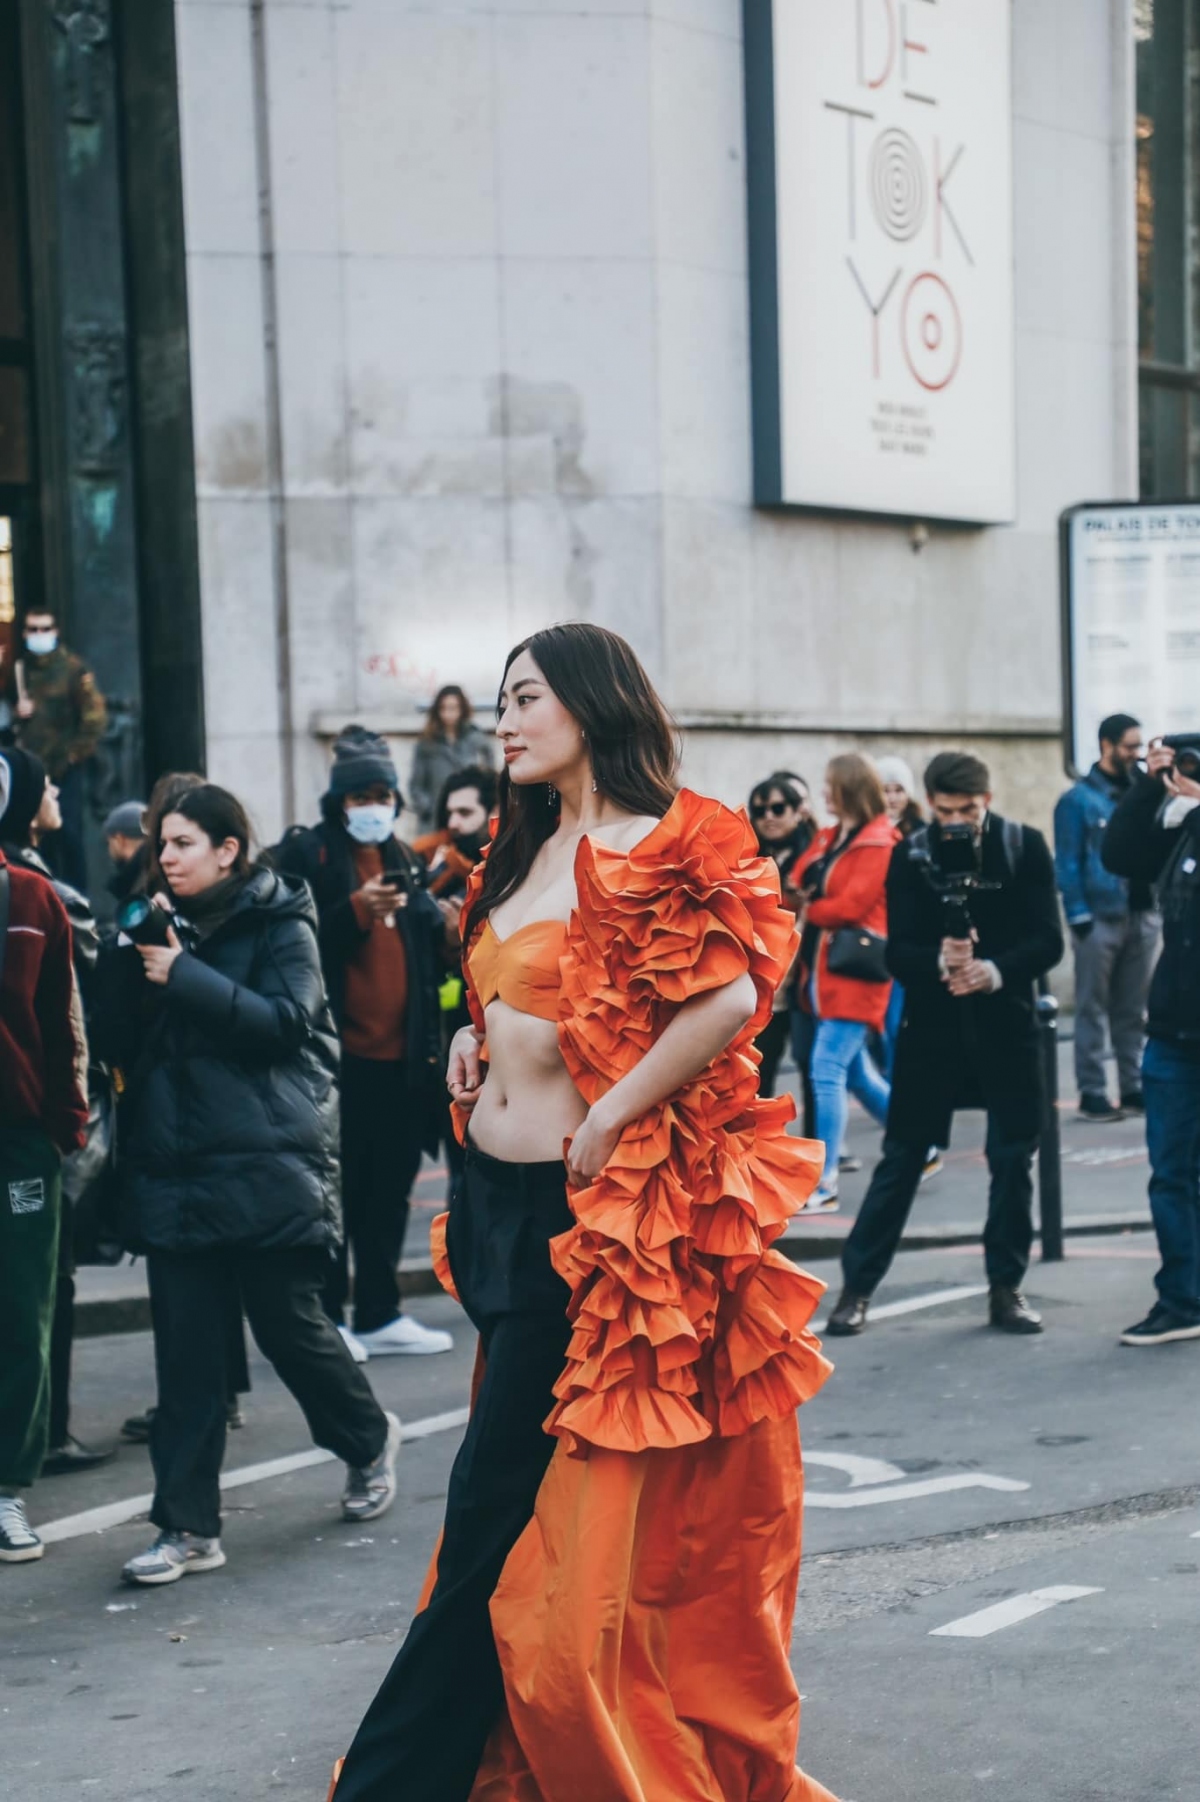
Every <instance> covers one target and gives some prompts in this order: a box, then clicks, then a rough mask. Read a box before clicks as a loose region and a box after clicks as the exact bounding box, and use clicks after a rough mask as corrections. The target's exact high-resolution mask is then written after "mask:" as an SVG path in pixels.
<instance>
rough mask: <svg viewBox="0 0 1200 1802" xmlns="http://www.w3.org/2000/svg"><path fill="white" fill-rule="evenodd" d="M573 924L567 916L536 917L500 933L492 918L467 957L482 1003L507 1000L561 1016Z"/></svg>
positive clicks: (544, 1015) (526, 1010)
mask: <svg viewBox="0 0 1200 1802" xmlns="http://www.w3.org/2000/svg"><path fill="white" fill-rule="evenodd" d="M568 930H569V928H568V926H567V924H566V922H565V921H564V920H530V921H529V924H528V925H527V926H519V927H518V928H517V930H516V931H515V932H510V933H509V935H508V937H507V938H506V939H498V938H497V937H496V934H495V933H494V932H493V930H492V922H491V921H490V920H488V921H487V922H486V923H485V925H484V928H483V931H482V932H481V933H480V934H479V937H478V938H477V939H476V940H475V943H474V945H473V946H472V947H471V951H470V955H469V957H468V959H467V962H468V965H469V966H470V971H471V981H472V982H473V983H474V985H475V993H476V995H477V996H478V997H479V1005H480V1007H483V1008H486V1007H487V1005H488V1003H489V1002H492V1001H505V1002H507V1003H508V1005H509V1007H512V1008H515V1009H516V1010H517V1012H518V1013H519V1014H534V1015H536V1016H537V1018H538V1019H539V1020H551V1021H557V1019H558V997H559V991H560V990H561V988H562V977H561V975H560V973H559V963H560V962H561V960H562V957H563V954H564V952H565V951H566V949H567V933H568Z"/></svg>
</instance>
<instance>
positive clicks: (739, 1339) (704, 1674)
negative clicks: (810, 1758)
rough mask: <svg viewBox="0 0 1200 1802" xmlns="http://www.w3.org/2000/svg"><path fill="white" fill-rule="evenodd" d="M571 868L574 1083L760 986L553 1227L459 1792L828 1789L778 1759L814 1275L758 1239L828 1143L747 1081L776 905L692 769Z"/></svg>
mask: <svg viewBox="0 0 1200 1802" xmlns="http://www.w3.org/2000/svg"><path fill="white" fill-rule="evenodd" d="M576 875H577V879H578V891H579V905H578V910H577V912H576V913H575V915H574V916H573V918H572V920H571V924H570V928H569V932H568V936H567V940H566V947H565V954H564V956H563V958H562V964H561V982H562V987H561V993H560V997H559V1004H558V1014H557V1017H558V1030H559V1044H560V1048H561V1051H562V1055H563V1058H564V1060H565V1062H566V1064H567V1068H568V1069H569V1071H570V1073H571V1076H572V1078H573V1080H574V1082H575V1083H576V1085H577V1086H578V1088H579V1090H580V1092H581V1094H582V1095H583V1096H584V1098H585V1100H586V1101H588V1102H589V1103H591V1102H593V1101H595V1100H596V1099H597V1098H598V1097H599V1096H600V1095H602V1094H604V1093H605V1092H606V1091H607V1090H608V1089H609V1088H610V1087H611V1086H612V1084H613V1083H614V1082H616V1081H617V1080H618V1078H619V1077H621V1076H622V1075H623V1074H624V1073H625V1071H626V1070H628V1069H629V1068H630V1067H631V1065H632V1064H634V1063H635V1062H636V1061H637V1060H638V1059H640V1058H641V1057H642V1056H643V1055H644V1053H645V1052H646V1050H647V1049H648V1048H649V1047H650V1046H651V1045H652V1044H653V1043H654V1041H655V1040H656V1039H657V1037H658V1036H659V1034H660V1033H661V1032H662V1031H663V1030H664V1028H665V1027H666V1026H667V1025H668V1024H669V1022H670V1020H671V1019H672V1017H673V1016H674V1014H675V1013H676V1011H677V1010H678V1009H679V1007H680V1006H682V1005H683V1004H684V1003H685V1002H687V1001H688V1000H690V999H691V998H692V997H694V996H698V995H703V994H705V993H707V992H709V991H711V990H713V989H716V988H719V987H721V986H723V985H725V984H727V983H729V982H731V981H733V980H734V979H736V978H737V977H739V976H740V975H742V974H743V973H744V972H746V971H748V972H749V973H750V975H751V977H752V978H753V980H754V985H755V989H756V991H757V995H758V1007H757V1009H756V1012H755V1016H754V1018H753V1019H752V1020H750V1021H749V1022H747V1024H746V1026H745V1028H744V1029H743V1031H742V1032H741V1033H739V1034H738V1036H737V1038H736V1040H735V1041H734V1043H733V1044H732V1045H730V1046H729V1047H728V1048H727V1050H726V1051H725V1052H724V1053H723V1054H722V1055H721V1056H720V1057H719V1058H718V1059H716V1060H715V1061H714V1063H713V1064H711V1065H710V1066H709V1068H708V1069H706V1070H704V1071H703V1072H702V1073H701V1074H700V1075H699V1076H698V1077H696V1078H695V1079H694V1081H692V1082H691V1083H689V1084H688V1085H687V1086H686V1087H685V1088H684V1089H683V1090H681V1091H680V1092H679V1093H678V1094H676V1095H674V1096H672V1097H671V1099H670V1100H669V1101H667V1102H665V1103H663V1104H662V1105H660V1106H658V1107H655V1108H653V1109H652V1110H651V1111H650V1112H649V1113H648V1114H646V1115H645V1116H644V1117H643V1118H642V1119H640V1120H639V1121H637V1122H636V1123H635V1124H634V1125H633V1126H631V1127H630V1128H629V1129H628V1130H627V1131H626V1132H625V1133H624V1134H623V1135H622V1138H621V1141H620V1144H619V1145H618V1147H617V1150H616V1153H615V1155H614V1157H613V1159H612V1161H611V1163H610V1164H609V1165H608V1166H607V1167H606V1169H605V1170H604V1171H603V1172H602V1174H601V1175H600V1176H599V1177H598V1178H597V1180H596V1181H595V1182H594V1183H592V1184H591V1185H590V1186H589V1187H588V1188H587V1189H584V1190H575V1191H572V1193H571V1195H570V1202H571V1207H572V1211H573V1213H574V1215H575V1219H576V1224H575V1225H574V1226H573V1227H572V1228H571V1230H570V1231H569V1232H567V1233H564V1234H562V1235H561V1236H560V1237H559V1238H557V1239H555V1240H554V1241H552V1245H551V1254H552V1257H553V1261H554V1264H555V1267H556V1268H557V1269H558V1271H559V1272H560V1273H561V1275H562V1276H563V1277H564V1278H565V1280H566V1282H567V1283H568V1284H569V1286H570V1289H571V1292H572V1295H571V1302H570V1306H569V1310H568V1313H569V1318H570V1321H571V1323H572V1337H571V1341H570V1346H569V1350H568V1356H567V1364H566V1368H565V1369H564V1371H563V1374H562V1377H561V1378H560V1380H559V1382H558V1384H557V1385H556V1388H555V1395H556V1401H555V1405H554V1408H553V1411H552V1412H551V1414H550V1416H549V1419H548V1420H547V1422H546V1426H547V1431H549V1432H550V1433H552V1434H554V1435H556V1436H557V1438H558V1440H559V1444H558V1446H557V1448H556V1451H555V1455H554V1458H553V1460H552V1462H551V1465H550V1468H549V1471H548V1473H547V1475H546V1477H545V1479H544V1481H543V1483H542V1486H541V1490H540V1492H539V1496H538V1502H537V1509H536V1513H535V1516H534V1519H533V1520H532V1521H531V1522H530V1523H529V1526H528V1527H527V1528H526V1530H525V1532H524V1533H523V1534H522V1536H521V1538H520V1540H519V1541H518V1542H517V1545H516V1547H515V1549H514V1550H513V1552H512V1554H511V1555H510V1557H509V1559H508V1561H507V1563H506V1565H505V1569H504V1573H503V1576H502V1577H501V1580H500V1584H499V1586H498V1588H497V1590H496V1592H495V1594H494V1596H493V1598H492V1604H491V1614H492V1622H493V1626H494V1629H495V1634H496V1641H497V1645H498V1647H499V1651H500V1657H501V1662H502V1665H503V1670H504V1680H505V1691H506V1697H507V1704H508V1711H507V1716H506V1718H505V1719H504V1720H503V1721H502V1722H501V1724H500V1725H499V1726H498V1727H497V1729H496V1731H495V1733H494V1734H493V1736H492V1738H491V1741H490V1742H489V1746H488V1750H487V1753H486V1755H485V1758H484V1761H483V1764H482V1766H481V1768H480V1771H479V1775H478V1778H477V1780H476V1784H475V1787H474V1790H473V1791H472V1802H562V1799H563V1798H564V1797H570V1798H571V1802H833V1799H832V1798H831V1796H830V1794H829V1792H828V1791H827V1790H825V1789H823V1788H822V1787H821V1785H820V1784H818V1783H815V1782H813V1781H812V1780H811V1779H809V1778H807V1777H805V1776H804V1775H803V1773H802V1772H800V1771H798V1770H797V1769H796V1768H795V1765H794V1758H795V1751H796V1737H797V1730H798V1724H799V1697H798V1694H797V1691H796V1686H795V1682H794V1679H793V1677H792V1673H791V1670H790V1667H789V1663H788V1647H789V1641H790V1636H791V1623H792V1613H793V1607H794V1602H795V1595H796V1584H797V1579H798V1573H799V1559H800V1522H801V1501H802V1488H803V1478H802V1470H801V1462H800V1443H799V1434H798V1431H797V1425H796V1417H795V1410H796V1408H797V1406H798V1404H800V1403H801V1402H804V1401H806V1400H807V1399H808V1398H809V1397H810V1396H811V1395H813V1394H814V1393H815V1392H816V1391H817V1390H818V1389H819V1388H820V1386H821V1384H822V1383H823V1382H824V1381H825V1379H826V1377H827V1376H828V1374H829V1371H830V1366H829V1364H828V1363H827V1362H826V1360H825V1359H824V1358H823V1357H822V1355H821V1350H820V1345H819V1343H818V1341H817V1340H816V1338H815V1337H814V1336H813V1334H812V1333H811V1332H810V1331H809V1326H808V1323H809V1321H810V1319H811V1317H812V1314H813V1311H814V1309H815V1307H816V1305H817V1302H818V1300H819V1297H820V1295H821V1293H822V1291H823V1287H824V1285H823V1284H821V1283H820V1282H818V1281H817V1280H816V1279H815V1278H814V1277H811V1276H809V1275H808V1274H807V1273H806V1272H804V1271H802V1270H800V1269H798V1268H797V1267H796V1266H795V1265H794V1264H792V1263H791V1262H790V1261H789V1260H788V1259H787V1258H785V1257H783V1256H782V1255H781V1254H780V1253H778V1252H776V1251H773V1250H772V1249H771V1247H772V1245H773V1243H774V1241H775V1240H776V1239H777V1238H778V1237H779V1235H780V1234H781V1233H782V1232H783V1230H784V1227H785V1225H786V1222H787V1220H788V1219H789V1217H790V1216H791V1214H793V1213H794V1212H795V1210H796V1208H797V1207H798V1206H799V1205H800V1203H801V1202H802V1201H803V1199H804V1198H805V1196H806V1195H808V1194H809V1192H810V1191H811V1190H812V1188H813V1187H814V1186H815V1184H816V1182H817V1179H818V1176H819V1174H820V1170H821V1164H822V1153H821V1148H820V1147H819V1146H817V1145H815V1144H812V1143H811V1142H809V1141H806V1140H802V1139H795V1138H791V1137H789V1136H788V1134H787V1131H786V1127H787V1123H788V1121H789V1120H790V1119H791V1118H792V1116H793V1113H794V1107H793V1104H792V1103H791V1102H790V1101H789V1100H786V1099H782V1100H776V1101H770V1100H767V1101H764V1100H760V1099H759V1097H758V1092H757V1091H758V1057H757V1053H756V1052H755V1050H754V1047H753V1040H754V1037H755V1035H756V1034H757V1033H758V1032H759V1031H760V1030H761V1028H762V1026H763V1025H764V1024H765V1023H766V1020H767V1018H768V1015H769V1013H770V1010H771V1003H772V998H773V996H774V993H775V990H776V988H777V986H778V984H779V982H780V981H781V980H782V978H783V975H784V973H785V971H786V970H787V968H788V966H789V964H790V963H791V961H792V957H793V954H794V951H795V939H796V934H795V926H794V922H793V920H792V917H791V915H790V914H789V913H788V912H787V911H786V910H785V909H784V908H783V907H782V906H781V904H780V899H779V879H778V874H777V872H776V869H775V866H774V864H773V863H771V862H770V861H768V860H765V859H762V858H760V857H759V856H758V853H757V847H756V844H755V840H754V837H753V834H752V833H751V831H750V828H749V826H748V824H747V822H746V820H745V819H744V817H742V816H739V815H735V814H733V813H730V812H729V810H728V809H726V808H724V807H722V806H721V805H720V804H719V803H717V802H715V801H707V800H704V799H702V798H700V797H698V796H696V795H693V794H690V793H688V792H687V791H686V790H685V791H683V792H682V793H681V794H680V795H679V796H678V797H677V799H676V801H675V803H674V805H673V806H672V807H671V809H670V811H669V812H668V814H667V815H666V817H665V818H664V819H663V820H662V822H661V823H660V824H659V826H658V827H656V828H655V830H654V831H653V832H651V833H650V835H649V837H648V838H646V839H644V840H643V841H642V843H641V844H640V845H638V846H637V847H636V849H635V850H634V851H633V852H632V853H631V854H625V853H618V852H614V851H610V850H608V849H606V848H605V847H603V846H600V845H597V844H594V843H592V842H591V841H589V840H587V839H585V840H584V841H583V843H582V844H581V846H580V850H579V853H578V857H577V862H576ZM478 1002H479V996H478V995H477V994H476V995H473V996H472V1005H473V1007H474V1008H475V1009H476V1010H478ZM476 1017H478V1011H477V1016H476ZM436 1255H437V1261H438V1263H439V1269H440V1270H441V1269H444V1268H445V1265H444V1256H442V1255H441V1254H440V1253H439V1254H436Z"/></svg>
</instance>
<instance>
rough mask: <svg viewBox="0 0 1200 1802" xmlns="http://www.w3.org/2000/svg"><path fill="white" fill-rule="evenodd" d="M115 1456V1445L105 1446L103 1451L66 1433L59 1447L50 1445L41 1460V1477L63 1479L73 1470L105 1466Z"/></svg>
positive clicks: (72, 1434)
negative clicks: (98, 1465) (99, 1465)
mask: <svg viewBox="0 0 1200 1802" xmlns="http://www.w3.org/2000/svg"><path fill="white" fill-rule="evenodd" d="M116 1455H117V1448H116V1446H115V1445H109V1446H105V1447H104V1448H103V1450H101V1449H99V1448H98V1447H96V1446H93V1445H84V1444H83V1442H82V1441H81V1440H79V1439H76V1437H75V1435H74V1433H68V1434H67V1436H66V1438H65V1439H64V1440H63V1442H62V1444H61V1445H52V1446H51V1447H50V1450H49V1451H48V1452H47V1453H46V1456H45V1457H44V1458H43V1459H42V1475H43V1476H44V1477H65V1476H67V1475H68V1474H69V1472H71V1471H73V1470H95V1468H96V1466H97V1464H107V1463H108V1462H109V1461H110V1459H112V1458H115V1457H116Z"/></svg>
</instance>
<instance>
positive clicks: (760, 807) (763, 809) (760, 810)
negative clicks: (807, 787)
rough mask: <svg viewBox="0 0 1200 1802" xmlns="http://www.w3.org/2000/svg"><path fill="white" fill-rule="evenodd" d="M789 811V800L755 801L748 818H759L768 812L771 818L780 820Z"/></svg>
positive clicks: (790, 809) (790, 804) (790, 805)
mask: <svg viewBox="0 0 1200 1802" xmlns="http://www.w3.org/2000/svg"><path fill="white" fill-rule="evenodd" d="M791 811H792V802H790V801H757V802H756V803H755V804H754V806H753V807H752V808H751V809H750V818H751V819H752V820H761V819H763V818H765V816H766V815H767V814H770V815H771V818H772V819H775V820H781V819H782V818H783V816H784V814H785V813H790V812H791Z"/></svg>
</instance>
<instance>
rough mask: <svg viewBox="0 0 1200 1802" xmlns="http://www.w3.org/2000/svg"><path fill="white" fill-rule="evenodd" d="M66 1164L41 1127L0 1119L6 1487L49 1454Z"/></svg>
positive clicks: (27, 1478)
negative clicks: (54, 1321) (52, 1341)
mask: <svg viewBox="0 0 1200 1802" xmlns="http://www.w3.org/2000/svg"><path fill="white" fill-rule="evenodd" d="M61 1170H62V1159H61V1157H60V1156H59V1153H58V1150H57V1148H56V1147H55V1145H54V1144H53V1143H52V1142H51V1140H50V1139H48V1138H47V1137H46V1134H45V1133H44V1132H43V1131H42V1129H41V1127H40V1126H33V1125H28V1126H2V1125H0V1491H3V1490H6V1489H21V1488H24V1487H26V1486H27V1485H28V1484H30V1483H33V1482H35V1481H36V1480H37V1476H38V1473H39V1471H40V1470H41V1468H42V1459H43V1458H44V1457H45V1455H46V1436H47V1433H48V1430H49V1421H50V1323H51V1320H52V1318H53V1314H54V1285H55V1280H56V1276H55V1273H56V1270H57V1263H58V1227H59V1216H60V1213H61V1211H62V1176H61Z"/></svg>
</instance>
